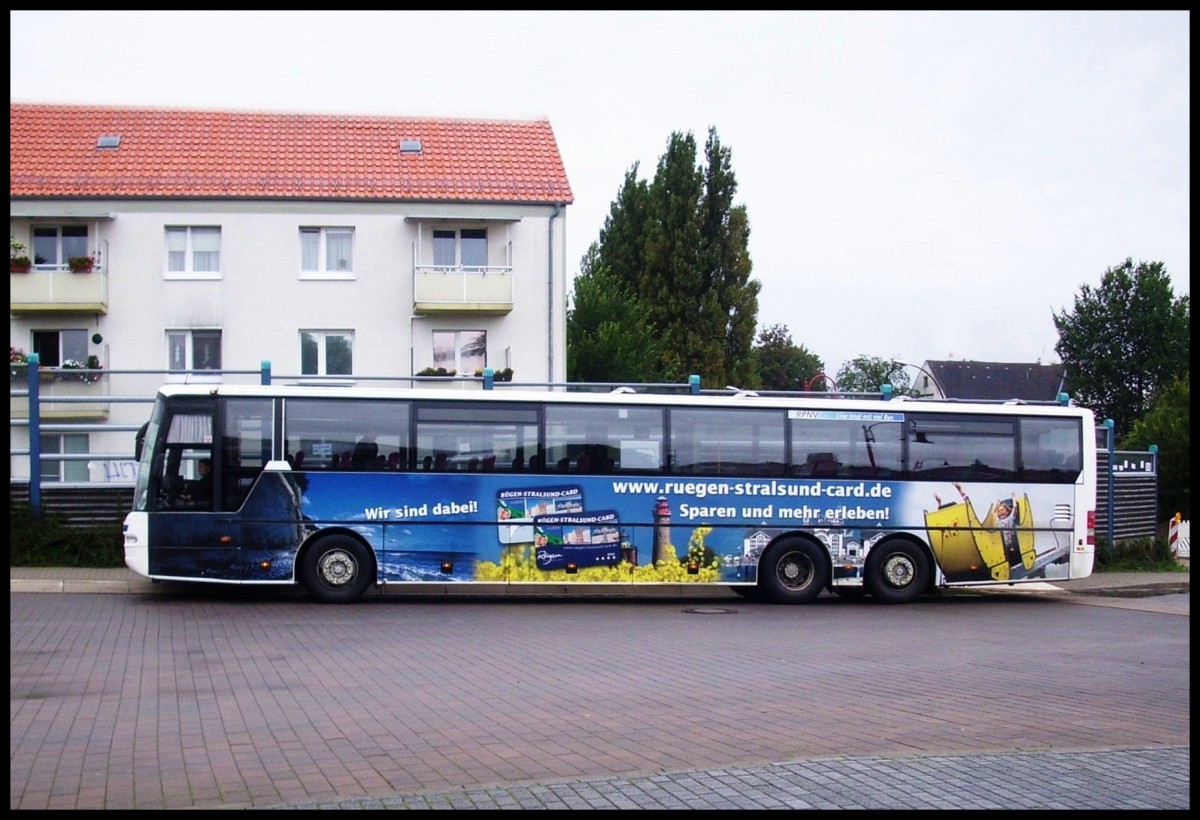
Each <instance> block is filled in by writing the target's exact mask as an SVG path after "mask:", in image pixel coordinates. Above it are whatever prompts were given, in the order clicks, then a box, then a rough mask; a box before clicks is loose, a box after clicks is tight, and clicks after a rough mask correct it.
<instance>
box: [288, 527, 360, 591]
mask: <svg viewBox="0 0 1200 820" xmlns="http://www.w3.org/2000/svg"><path fill="white" fill-rule="evenodd" d="M372 574H373V573H372V562H371V554H370V552H369V551H368V550H367V548H366V547H364V546H363V545H362V542H360V541H358V540H357V539H354V538H351V537H350V536H348V535H327V536H325V537H324V538H321V539H320V540H319V541H317V542H316V543H314V544H312V545H311V546H309V548H308V549H307V550H305V552H304V557H303V559H301V563H300V583H301V584H303V585H304V588H305V589H307V590H308V594H309V595H311V596H312V597H313V598H316V599H317V600H318V601H320V602H321V603H325V604H348V603H352V602H354V601H357V600H358V599H359V598H361V597H362V595H363V593H364V592H366V591H367V587H369V586H370V585H371V581H372Z"/></svg>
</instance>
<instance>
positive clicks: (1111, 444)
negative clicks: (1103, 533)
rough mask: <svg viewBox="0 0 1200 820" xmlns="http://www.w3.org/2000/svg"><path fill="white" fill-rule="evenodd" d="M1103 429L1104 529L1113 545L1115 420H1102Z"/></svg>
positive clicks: (1115, 503) (1115, 505) (1114, 527)
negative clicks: (1105, 473) (1105, 443)
mask: <svg viewBox="0 0 1200 820" xmlns="http://www.w3.org/2000/svg"><path fill="white" fill-rule="evenodd" d="M1104 429H1105V431H1107V433H1108V504H1107V505H1106V506H1107V507H1108V518H1107V519H1106V522H1107V523H1106V526H1105V529H1107V530H1108V544H1109V546H1112V545H1113V537H1114V534H1115V533H1116V523H1117V522H1116V517H1117V487H1116V479H1115V478H1114V476H1113V468H1114V467H1115V466H1116V465H1115V464H1113V461H1114V460H1115V459H1116V452H1117V431H1116V422H1115V421H1113V420H1112V419H1105V420H1104Z"/></svg>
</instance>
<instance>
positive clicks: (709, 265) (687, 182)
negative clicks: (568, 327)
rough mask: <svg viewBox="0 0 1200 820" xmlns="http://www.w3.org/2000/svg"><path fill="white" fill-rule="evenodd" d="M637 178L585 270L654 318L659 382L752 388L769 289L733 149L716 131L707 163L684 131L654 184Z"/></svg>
mask: <svg viewBox="0 0 1200 820" xmlns="http://www.w3.org/2000/svg"><path fill="white" fill-rule="evenodd" d="M637 171H638V166H637V165H636V164H635V165H634V166H633V168H632V169H631V170H630V171H629V172H628V173H627V174H626V175H625V179H624V182H623V183H622V186H621V189H620V191H619V192H618V196H617V200H616V201H615V202H614V203H613V205H612V208H611V209H610V211H609V215H608V217H607V218H606V219H605V224H604V228H603V230H602V231H601V233H600V241H599V242H598V244H597V245H596V246H595V251H594V253H592V252H589V255H588V257H585V259H584V262H583V263H582V264H581V271H583V272H586V271H589V270H595V269H596V268H597V267H603V268H605V269H606V270H608V271H609V272H610V273H611V276H612V277H613V278H614V279H616V280H617V281H619V282H621V283H622V284H623V285H624V287H625V289H626V291H627V292H628V293H629V294H631V295H632V296H633V297H635V298H636V299H637V300H638V301H639V302H640V303H641V304H642V305H643V306H645V307H646V309H647V310H648V311H649V315H650V321H651V324H652V327H653V328H654V329H655V332H656V334H657V338H658V340H659V341H660V344H659V346H658V347H657V351H658V360H657V362H656V364H655V372H654V375H653V378H652V379H650V380H651V381H681V380H683V379H685V378H687V376H689V375H691V374H693V373H698V374H700V375H701V377H702V379H703V380H704V381H705V382H706V383H709V384H721V385H723V384H729V383H731V382H732V383H742V384H748V383H750V382H751V380H752V379H753V377H754V365H753V362H752V360H751V350H752V348H753V342H754V327H755V325H756V322H757V313H758V293H759V288H760V285H759V283H758V282H756V281H753V280H752V279H751V278H750V273H751V262H750V256H749V251H748V246H749V236H750V222H749V218H748V216H747V214H746V211H745V208H744V207H740V206H734V205H733V199H734V195H735V194H736V191H737V181H736V178H735V176H734V174H733V171H732V162H731V154H730V151H729V149H727V148H725V147H723V146H722V145H721V143H720V140H719V139H718V138H717V134H716V131H715V130H714V129H710V130H709V135H708V141H707V142H706V144H705V162H704V163H703V164H697V160H696V140H695V137H693V136H692V134H690V133H688V134H681V133H678V132H676V133H673V134H672V135H671V137H670V139H669V140H668V142H667V150H666V152H665V153H664V154H663V156H662V157H661V158H660V159H659V162H658V166H657V168H656V170H655V174H654V179H653V180H652V181H651V182H650V183H649V184H647V183H644V182H641V181H639V180H638V179H637ZM589 257H590V258H589ZM568 344H570V339H568Z"/></svg>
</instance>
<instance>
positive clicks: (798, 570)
mask: <svg viewBox="0 0 1200 820" xmlns="http://www.w3.org/2000/svg"><path fill="white" fill-rule="evenodd" d="M828 580H829V556H827V555H826V554H825V550H824V549H822V548H821V546H820V545H818V544H815V543H813V542H812V541H809V540H808V539H807V538H795V537H793V538H783V539H780V540H779V541H777V542H775V544H774V545H772V546H771V547H769V548H768V549H767V550H766V551H765V552H764V553H763V555H762V557H761V558H759V559H758V582H759V584H760V585H761V586H762V590H763V592H764V593H765V594H766V596H767V597H768V598H769V599H771V600H772V601H775V602H776V603H780V604H805V603H808V602H809V601H811V600H813V599H814V598H816V597H817V596H818V595H820V594H821V590H823V589H824V588H825V584H826V583H827V582H828Z"/></svg>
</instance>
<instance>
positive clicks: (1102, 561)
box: [1094, 536, 1188, 572]
mask: <svg viewBox="0 0 1200 820" xmlns="http://www.w3.org/2000/svg"><path fill="white" fill-rule="evenodd" d="M1094 569H1095V571H1096V572H1187V571H1188V568H1187V567H1184V566H1181V565H1180V564H1179V562H1178V561H1176V560H1175V556H1174V555H1172V554H1171V548H1170V546H1169V545H1168V544H1167V539H1165V538H1163V537H1161V536H1159V537H1157V538H1131V539H1129V540H1127V541H1117V542H1116V543H1113V542H1112V541H1109V540H1108V539H1107V538H1100V537H1097V538H1096V563H1095V566H1094Z"/></svg>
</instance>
